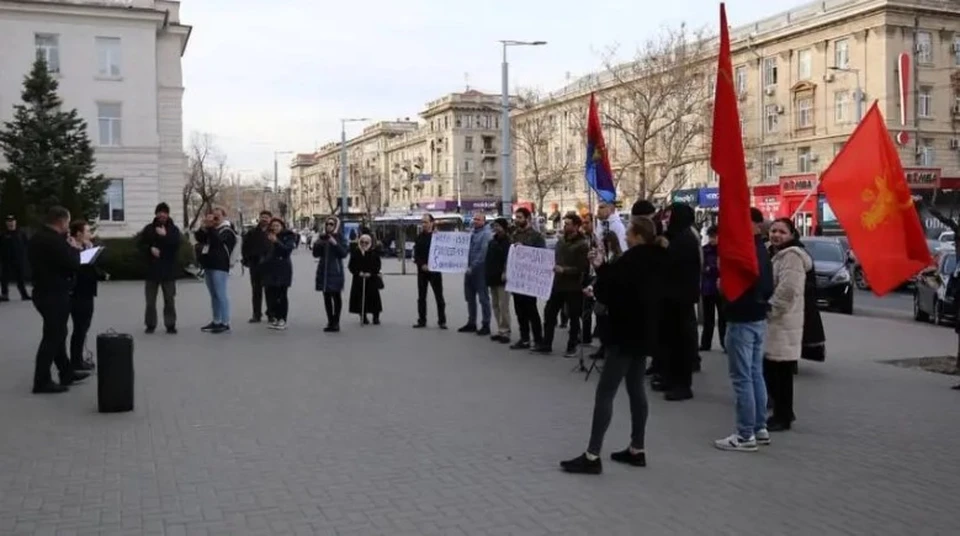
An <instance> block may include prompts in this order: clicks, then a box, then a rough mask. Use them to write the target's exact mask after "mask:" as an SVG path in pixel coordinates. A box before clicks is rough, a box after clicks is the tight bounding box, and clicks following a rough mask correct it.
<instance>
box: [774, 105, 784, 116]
mask: <svg viewBox="0 0 960 536" xmlns="http://www.w3.org/2000/svg"><path fill="white" fill-rule="evenodd" d="M776 110H777V115H783V106H781V105H779V104H778V105H777V108H776Z"/></svg>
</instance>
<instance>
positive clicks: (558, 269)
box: [533, 213, 590, 357]
mask: <svg viewBox="0 0 960 536" xmlns="http://www.w3.org/2000/svg"><path fill="white" fill-rule="evenodd" d="M582 224H583V221H582V220H581V219H580V216H578V215H576V214H572V213H571V214H567V215H566V216H565V217H564V218H563V236H562V237H560V239H559V240H558V241H557V246H556V252H555V259H556V263H555V266H554V272H555V273H556V275H555V276H554V279H553V292H552V293H551V294H550V299H548V300H547V305H546V307H544V310H543V316H544V334H543V343H542V344H540V345H539V346H538V347H536V348H534V350H533V351H534V352H536V353H539V354H549V353H551V352H552V351H553V335H554V332H555V331H556V328H557V316H558V315H559V314H560V311H561V310H562V309H563V308H564V307H566V310H567V314H569V316H570V338H569V339H568V340H567V350H566V352H565V353H564V357H576V356H577V346H578V345H579V344H580V326H581V322H582V320H583V318H582V317H583V301H584V296H583V278H584V276H586V274H587V273H588V272H589V271H590V261H589V259H588V255H589V253H590V244H589V242H588V241H587V239H586V237H584V236H583V233H581V232H580V227H581V225H582Z"/></svg>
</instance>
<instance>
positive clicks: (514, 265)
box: [507, 246, 554, 300]
mask: <svg viewBox="0 0 960 536" xmlns="http://www.w3.org/2000/svg"><path fill="white" fill-rule="evenodd" d="M553 267H554V252H553V251H552V250H549V249H543V248H532V247H528V246H513V247H512V248H510V256H509V257H507V292H512V293H514V294H521V295H523V296H536V297H537V298H540V299H541V300H546V299H547V298H549V297H550V293H551V292H552V291H553V275H554V273H553Z"/></svg>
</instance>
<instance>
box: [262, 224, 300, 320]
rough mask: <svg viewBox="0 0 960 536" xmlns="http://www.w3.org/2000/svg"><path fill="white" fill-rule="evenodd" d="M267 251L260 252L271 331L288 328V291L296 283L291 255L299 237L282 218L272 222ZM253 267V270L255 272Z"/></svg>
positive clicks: (268, 233) (267, 235) (266, 237)
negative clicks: (294, 281) (288, 227)
mask: <svg viewBox="0 0 960 536" xmlns="http://www.w3.org/2000/svg"><path fill="white" fill-rule="evenodd" d="M264 238H265V239H266V241H267V249H266V250H261V251H260V252H259V256H258V257H257V258H258V259H259V266H257V271H258V272H259V283H260V284H261V285H263V290H264V293H265V294H266V295H267V316H268V317H270V324H269V325H268V326H267V327H269V328H270V329H276V330H280V331H282V330H285V329H287V313H288V312H289V311H290V302H289V300H288V299H287V292H288V291H289V290H290V285H292V284H293V263H292V262H291V261H290V255H291V254H292V253H293V250H294V249H296V247H297V235H296V234H294V233H293V231H290V230H289V229H287V224H285V223H284V222H283V220H281V219H280V218H273V219H271V220H270V226H269V227H268V228H267V232H266V234H265V235H264ZM252 269H253V268H251V271H252Z"/></svg>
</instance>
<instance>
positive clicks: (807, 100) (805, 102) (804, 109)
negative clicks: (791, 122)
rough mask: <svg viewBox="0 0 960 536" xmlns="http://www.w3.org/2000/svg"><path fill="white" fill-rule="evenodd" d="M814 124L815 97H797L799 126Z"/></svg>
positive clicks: (805, 126) (804, 126)
mask: <svg viewBox="0 0 960 536" xmlns="http://www.w3.org/2000/svg"><path fill="white" fill-rule="evenodd" d="M812 126H813V97H804V98H801V99H797V128H810V127H812Z"/></svg>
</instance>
